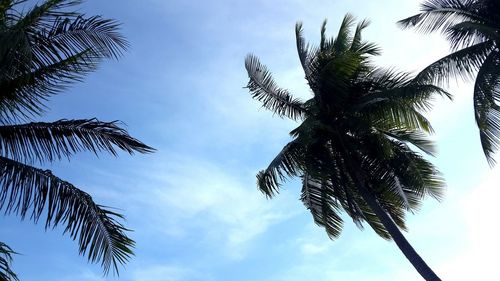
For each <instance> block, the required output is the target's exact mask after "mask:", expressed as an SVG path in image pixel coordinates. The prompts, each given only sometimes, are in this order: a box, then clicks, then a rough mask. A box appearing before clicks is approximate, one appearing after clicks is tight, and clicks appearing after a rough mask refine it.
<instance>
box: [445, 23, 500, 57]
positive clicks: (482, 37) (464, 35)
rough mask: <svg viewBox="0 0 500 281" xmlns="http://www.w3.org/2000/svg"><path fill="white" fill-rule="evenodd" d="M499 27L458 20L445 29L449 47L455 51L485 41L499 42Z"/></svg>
mask: <svg viewBox="0 0 500 281" xmlns="http://www.w3.org/2000/svg"><path fill="white" fill-rule="evenodd" d="M499 31H500V27H492V26H490V25H488V24H485V23H479V22H460V23H457V24H455V25H453V26H451V27H449V28H448V29H447V30H446V38H447V39H448V42H450V45H451V49H452V50H453V51H457V50H459V49H462V48H467V47H470V46H473V45H475V44H478V43H482V42H486V41H490V40H493V41H497V42H500V33H499Z"/></svg>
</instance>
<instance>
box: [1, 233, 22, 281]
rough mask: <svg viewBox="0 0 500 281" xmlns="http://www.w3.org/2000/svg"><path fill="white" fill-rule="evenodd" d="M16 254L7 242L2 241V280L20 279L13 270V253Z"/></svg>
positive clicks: (16, 280)
mask: <svg viewBox="0 0 500 281" xmlns="http://www.w3.org/2000/svg"><path fill="white" fill-rule="evenodd" d="M14 254H16V252H14V251H13V250H12V249H11V248H10V247H9V246H8V245H7V244H5V243H3V242H0V281H19V278H17V275H16V274H15V273H14V271H12V268H11V263H12V255H14Z"/></svg>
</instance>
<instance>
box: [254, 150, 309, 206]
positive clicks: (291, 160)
mask: <svg viewBox="0 0 500 281" xmlns="http://www.w3.org/2000/svg"><path fill="white" fill-rule="evenodd" d="M301 150H302V145H301V144H300V143H299V142H298V141H292V142H290V143H288V144H287V145H286V146H285V147H284V148H283V149H282V150H281V152H280V153H279V154H278V155H276V157H275V158H274V159H273V161H271V163H270V164H269V166H268V167H267V169H265V170H263V171H260V172H259V173H258V174H257V187H258V188H259V190H260V191H261V192H262V193H264V194H265V195H266V196H267V197H268V198H271V197H273V196H274V195H276V194H277V193H279V189H280V185H281V182H282V181H284V180H286V178H287V177H291V176H297V175H299V172H300V170H301V161H300V158H301V153H302V151H301Z"/></svg>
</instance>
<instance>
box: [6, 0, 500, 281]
mask: <svg viewBox="0 0 500 281" xmlns="http://www.w3.org/2000/svg"><path fill="white" fill-rule="evenodd" d="M419 2H420V1H396V0H392V1H391V0H380V1H368V0H363V1H361V0H360V1H352V0H338V1H334V0H330V1H326V0H310V1H301V0H289V1H284V0H277V1H269V0H267V1H266V0H254V1H229V0H214V1H204V2H201V1H177V0H172V1H161V0H144V1H132V0H122V1H118V0H108V1H95V0H93V1H92V0H87V1H86V2H85V3H84V5H82V7H81V10H82V11H84V12H86V13H88V14H89V15H92V14H102V15H103V16H105V17H109V18H114V19H117V20H118V21H120V22H121V23H122V24H123V25H122V31H123V33H124V35H125V36H126V37H127V39H128V40H129V41H130V43H131V48H130V50H128V51H127V52H126V53H125V55H124V57H123V58H121V59H120V60H119V61H107V62H104V63H103V65H102V67H101V68H100V69H99V70H98V71H97V72H96V73H93V74H91V75H89V76H88V77H87V79H85V82H84V83H80V84H76V85H75V86H73V87H71V88H70V89H68V91H67V92H66V93H64V94H61V95H59V96H56V97H54V98H52V99H51V101H50V103H49V104H48V106H49V107H50V111H49V112H47V114H46V115H45V116H43V117H42V118H40V120H57V119H61V118H68V119H70V118H92V117H97V118H98V119H100V120H103V121H111V120H117V119H118V120H121V121H123V122H124V123H125V124H126V127H127V129H128V131H129V132H130V134H131V135H133V136H134V137H136V138H139V139H140V140H142V141H144V142H145V143H147V144H149V145H151V146H153V147H155V148H156V149H157V150H158V151H157V153H155V154H152V155H135V156H133V157H130V156H128V155H125V154H121V155H120V157H119V158H114V157H111V156H107V155H102V156H100V157H99V158H96V157H94V156H93V155H91V154H90V153H88V154H87V153H83V154H81V155H78V156H77V157H75V158H74V159H72V160H71V161H70V162H67V161H63V162H61V163H54V164H53V165H52V166H50V165H49V166H46V167H44V168H50V169H52V170H53V171H54V173H55V174H56V175H58V176H59V177H61V178H63V179H66V180H68V181H70V182H72V183H74V184H75V185H77V186H78V187H81V188H82V189H84V190H85V191H87V192H89V193H90V194H91V195H92V196H93V198H94V200H95V201H96V202H98V203H99V204H102V205H107V206H113V207H116V208H118V209H119V210H120V212H121V213H123V214H124V215H125V216H126V217H127V221H126V222H125V224H126V226H127V227H129V228H131V229H133V230H134V232H132V233H130V235H131V237H132V238H133V239H134V240H136V242H137V247H136V256H135V257H134V258H132V260H131V261H130V262H129V263H128V264H127V265H126V266H125V268H121V271H120V277H119V278H117V277H113V276H112V275H110V276H108V277H103V276H102V273H101V272H102V271H101V268H100V267H99V266H98V265H96V264H90V263H88V262H87V260H86V258H84V257H81V256H78V248H77V243H75V242H74V241H71V239H70V238H69V237H68V236H66V235H65V236H62V229H61V228H57V229H55V230H48V231H44V230H43V225H41V224H40V225H34V224H33V223H32V222H30V221H23V222H21V221H20V220H19V218H18V217H14V216H0V224H1V225H2V227H1V228H0V241H3V242H6V243H7V244H9V245H10V246H11V247H12V248H13V249H14V250H15V251H17V252H19V253H20V255H16V256H15V260H14V269H15V271H16V272H17V273H18V275H19V277H20V279H21V280H22V281H37V280H52V281H63V280H73V281H102V280H123V281H198V280H231V281H232V280H238V281H246V280H252V281H253V280H259V281H260V280H262V281H285V280H286V281H299V280H300V281H303V280H315V281H327V280H328V281H330V280H353V281H358V280H359V281H365V280H366V281H387V280H389V281H391V280H395V281H397V280H409V281H412V280H415V281H416V280H421V279H420V277H419V275H418V274H417V272H416V271H415V270H414V268H413V267H412V265H411V264H410V263H409V262H408V261H407V260H406V259H405V257H404V255H403V254H402V253H401V252H400V251H399V249H398V248H397V246H396V245H395V244H394V243H392V242H388V241H385V240H383V239H381V238H379V237H378V236H377V235H376V234H375V233H374V232H373V231H372V230H371V229H370V228H369V227H366V228H365V229H364V230H363V231H361V230H359V229H357V228H356V226H355V225H354V224H353V223H351V222H350V220H349V219H348V218H346V219H345V228H344V231H343V233H342V235H341V237H340V238H339V239H337V240H334V241H331V240H329V239H328V237H327V235H326V233H325V232H324V230H323V229H322V228H320V227H318V226H316V225H315V224H314V223H313V221H312V217H311V215H310V213H309V212H308V211H307V210H306V209H305V207H304V206H303V205H302V204H301V202H300V201H299V196H300V195H299V192H300V184H299V182H297V181H290V182H288V183H287V184H285V186H284V189H283V191H282V192H281V193H280V194H279V195H278V196H277V197H276V198H274V199H272V200H267V199H266V198H265V197H264V196H263V195H262V194H261V193H260V192H259V191H258V190H257V188H256V185H255V174H256V173H257V171H259V170H260V169H263V168H265V167H266V166H267V165H268V163H269V162H270V161H271V160H272V159H273V158H274V156H275V155H276V154H277V153H278V152H279V151H280V149H281V147H282V146H283V145H285V144H286V143H287V142H288V140H289V137H288V132H289V131H290V130H291V129H292V128H294V126H295V125H296V124H295V123H293V122H291V121H287V120H283V119H280V118H279V117H277V116H273V114H272V113H271V112H268V111H266V110H265V109H263V108H261V105H260V104H259V102H257V101H254V100H252V98H251V96H250V95H249V94H248V91H247V89H244V88H243V87H244V86H245V85H246V83H247V81H248V78H247V74H246V71H245V68H244V58H245V56H246V55H247V54H248V53H253V54H255V55H257V56H258V57H259V58H260V59H261V62H262V63H264V64H266V65H267V66H268V68H269V69H270V70H271V71H272V72H273V74H274V77H275V78H276V80H277V82H278V84H279V85H281V86H282V87H284V88H287V89H289V90H290V91H291V92H292V93H294V94H296V96H298V97H304V98H306V97H308V95H309V94H310V93H309V91H308V89H307V84H306V83H305V81H304V79H303V73H302V72H301V68H300V63H299V60H298V57H297V54H296V49H295V37H294V36H295V32H294V25H295V23H296V22H297V21H302V22H303V26H304V32H305V37H306V39H307V40H308V41H309V42H311V43H314V44H317V43H318V42H319V30H320V26H321V23H322V21H323V20H324V19H325V18H327V19H328V25H327V32H328V34H329V35H334V34H336V32H337V30H338V27H339V23H340V21H341V20H342V18H343V16H344V15H345V14H346V13H348V12H349V13H352V14H353V15H354V16H356V17H357V18H358V19H359V20H361V19H363V18H368V19H370V20H371V22H372V24H371V25H370V26H369V27H368V28H367V29H366V31H365V34H364V35H365V38H366V39H367V40H369V41H372V42H375V43H377V44H379V45H380V46H381V47H382V49H383V54H382V56H380V57H378V58H377V59H376V60H375V61H376V62H377V63H378V64H379V65H381V66H385V67H395V68H397V69H399V70H405V71H412V72H415V71H418V70H419V69H421V68H422V67H424V66H426V65H427V64H429V63H431V62H432V61H434V60H436V59H438V58H439V57H441V56H443V55H445V54H447V53H448V45H447V44H446V42H445V41H444V40H443V39H442V38H441V36H439V35H438V34H436V35H432V36H429V35H422V34H418V33H416V32H414V31H412V30H400V29H399V28H398V27H397V26H396V24H395V23H396V21H397V20H399V19H402V18H405V17H407V16H410V15H413V14H415V13H417V12H418V5H419ZM448 89H449V91H450V92H452V93H453V94H454V97H455V100H454V101H453V102H450V101H447V100H436V107H435V109H434V110H433V111H432V112H430V113H429V114H428V116H429V117H430V118H431V121H432V122H433V125H434V128H435V130H436V134H435V135H434V136H433V138H434V139H435V140H436V141H437V147H438V151H439V154H438V155H437V157H436V158H434V159H432V161H433V162H434V163H435V164H436V165H437V167H438V168H439V169H440V170H441V171H442V172H443V174H444V177H445V179H446V180H447V183H448V187H447V192H446V197H445V199H444V200H443V201H442V202H440V203H439V202H435V201H434V200H433V199H431V198H428V200H426V201H425V203H424V205H423V207H422V210H420V211H419V212H418V213H416V214H414V215H412V214H409V215H408V227H409V232H408V233H405V235H406V237H407V238H408V240H409V241H410V243H411V244H412V245H413V246H414V248H415V249H416V250H417V251H418V252H419V254H420V255H421V256H422V257H423V258H424V259H425V260H426V261H427V263H428V264H429V265H430V266H431V267H432V268H433V269H434V270H435V271H436V273H437V274H438V275H439V276H440V277H441V278H442V279H443V280H499V279H500V269H499V267H498V265H497V264H496V262H495V261H496V260H498V258H497V256H498V253H499V252H500V242H499V241H498V237H499V235H500V230H499V229H500V228H499V227H498V219H497V218H496V208H495V206H496V205H497V204H498V203H497V202H496V201H495V199H496V198H499V196H500V191H499V189H498V187H499V186H498V185H499V184H498V183H499V182H500V168H499V166H496V168H493V169H491V168H489V167H488V165H487V162H486V160H485V158H484V156H483V154H482V151H481V148H480V142H479V136H478V133H477V128H476V127H475V124H474V116H473V112H472V86H471V84H470V83H464V82H459V83H454V82H452V83H450V86H449V88H448ZM497 158H498V157H497Z"/></svg>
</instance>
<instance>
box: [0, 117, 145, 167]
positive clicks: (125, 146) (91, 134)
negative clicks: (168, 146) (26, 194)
mask: <svg viewBox="0 0 500 281" xmlns="http://www.w3.org/2000/svg"><path fill="white" fill-rule="evenodd" d="M117 149H119V150H123V151H125V152H127V153H130V154H133V153H134V152H139V153H150V152H153V151H154V149H153V148H151V147H149V146H147V145H145V144H143V143H142V142H140V141H138V140H137V139H135V138H133V137H131V136H130V135H129V134H128V133H127V131H126V130H124V129H123V128H120V127H119V126H118V123H117V121H114V122H101V121H99V120H97V119H80V120H58V121H55V122H52V123H44V122H38V123H28V124H21V125H8V126H0V155H2V156H4V157H9V158H12V159H14V160H16V161H22V162H34V161H38V162H39V163H44V162H46V161H49V162H52V161H55V160H60V159H61V158H63V157H66V158H68V159H69V157H70V156H71V155H73V154H74V153H76V152H79V151H91V152H93V153H95V154H96V155H97V153H98V152H102V151H105V152H109V153H111V154H112V155H115V156H116V155H117Z"/></svg>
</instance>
